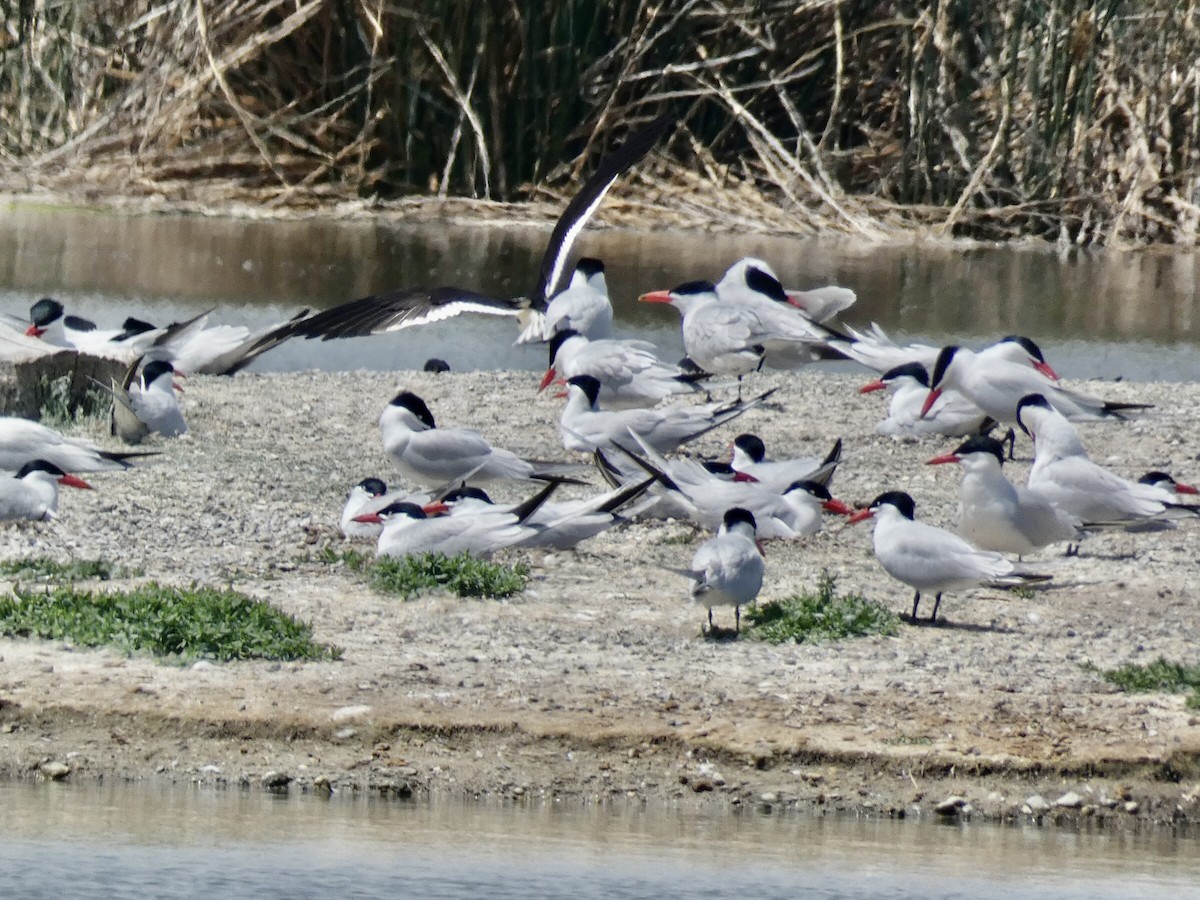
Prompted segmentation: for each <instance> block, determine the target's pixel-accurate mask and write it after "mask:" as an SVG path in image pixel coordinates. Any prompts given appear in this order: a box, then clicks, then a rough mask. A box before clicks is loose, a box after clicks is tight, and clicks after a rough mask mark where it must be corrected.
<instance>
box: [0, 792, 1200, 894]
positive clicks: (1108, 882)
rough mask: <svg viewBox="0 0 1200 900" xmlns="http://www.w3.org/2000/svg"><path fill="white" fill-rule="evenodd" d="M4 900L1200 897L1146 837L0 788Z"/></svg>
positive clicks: (1199, 873)
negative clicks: (98, 899) (8, 899)
mask: <svg viewBox="0 0 1200 900" xmlns="http://www.w3.org/2000/svg"><path fill="white" fill-rule="evenodd" d="M0 808H3V809H4V811H5V814H4V816H3V818H2V819H0V861H3V862H4V863H5V865H4V867H3V868H4V875H3V876H2V881H3V884H4V894H5V896H13V897H25V898H31V897H47V898H49V897H54V898H75V897H95V896H105V897H145V896H156V897H193V896H198V895H208V896H221V897H250V896H287V897H330V896H339V897H372V896H414V897H445V898H474V897H481V896H487V897H581V898H613V897H646V896H655V897H659V898H675V897H679V898H683V897H732V896H745V897H750V896H753V897H781V898H782V897H797V896H806V897H829V898H833V897H846V898H854V897H877V896H887V897H896V898H906V897H912V898H916V897H921V898H937V897H947V898H948V897H972V898H977V900H986V898H992V897H995V898H1008V897H1012V896H1034V895H1036V896H1039V897H1042V898H1067V897H1072V898H1074V897H1078V898H1085V897H1086V898H1109V897H1111V898H1116V897H1133V896H1141V897H1176V898H1179V897H1188V896H1197V895H1198V894H1200V846H1198V845H1197V843H1196V839H1195V838H1189V837H1183V836H1175V835H1171V834H1169V833H1165V832H1162V831H1156V832H1154V833H1152V834H1149V835H1137V834H1106V833H1092V834H1076V833H1065V832H1062V831H1057V830H1053V829H1042V828H1038V827H1036V826H1032V825H1031V826H1028V827H1020V828H1018V827H995V826H979V825H970V824H967V825H936V824H930V823H924V824H918V823H914V822H895V821H888V820H855V819H848V818H836V817H825V818H818V819H813V818H805V817H800V816H796V815H792V814H789V815H769V814H764V813H763V812H762V811H749V810H747V811H745V812H742V813H723V814H716V813H714V814H712V815H700V816H681V815H678V814H675V813H672V812H671V811H670V810H664V809H657V810H648V809H646V808H644V807H641V806H632V807H624V806H617V807H613V806H605V807H602V808H596V807H588V808H579V807H576V806H570V807H562V806H556V805H554V804H531V805H512V804H507V805H499V804H492V805H487V804H473V805H460V804H448V803H435V804H432V805H426V804H410V803H401V802H396V801H382V800H367V799H350V798H342V797H340V796H337V795H335V796H334V797H333V798H332V799H330V800H324V799H318V798H316V797H312V796H293V797H276V796H272V795H269V794H264V793H262V792H260V791H258V790H255V791H239V790H235V789H230V790H224V791H214V790H193V789H189V788H187V787H176V788H149V787H142V786H111V785H105V786H72V785H64V784H32V783H16V784H13V783H8V784H0Z"/></svg>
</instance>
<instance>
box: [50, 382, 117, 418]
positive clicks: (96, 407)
mask: <svg viewBox="0 0 1200 900" xmlns="http://www.w3.org/2000/svg"><path fill="white" fill-rule="evenodd" d="M40 387H41V395H42V406H41V409H40V410H39V413H38V418H40V419H41V421H42V424H43V425H48V426H50V427H51V428H65V427H67V426H69V425H72V424H75V423H76V422H101V421H105V420H107V419H108V416H109V413H110V412H111V410H112V397H111V396H109V395H108V394H106V393H105V392H104V391H102V390H101V389H100V388H98V387H92V386H88V387H85V388H84V389H83V390H82V391H79V392H75V391H72V389H71V376H70V375H60V376H59V377H58V378H53V379H43V380H42V382H41V385H40Z"/></svg>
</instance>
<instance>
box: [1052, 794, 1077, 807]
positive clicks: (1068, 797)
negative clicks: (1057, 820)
mask: <svg viewBox="0 0 1200 900" xmlns="http://www.w3.org/2000/svg"><path fill="white" fill-rule="evenodd" d="M1054 805H1055V806H1061V807H1063V808H1064V809H1079V807H1081V806H1083V798H1082V797H1080V796H1079V795H1078V794H1077V793H1075V792H1074V791H1067V793H1065V794H1063V795H1062V796H1061V797H1059V798H1058V799H1057V800H1055V801H1054Z"/></svg>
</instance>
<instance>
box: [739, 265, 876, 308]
mask: <svg viewBox="0 0 1200 900" xmlns="http://www.w3.org/2000/svg"><path fill="white" fill-rule="evenodd" d="M755 270H757V272H758V273H761V274H763V275H766V276H768V277H769V278H770V280H773V281H776V282H778V281H779V277H778V276H777V275H776V274H775V270H774V269H772V268H771V267H770V265H768V264H767V263H766V262H764V261H763V260H761V259H757V258H755V257H753V256H744V257H742V258H741V259H739V260H738V261H737V262H735V263H734V264H733V265H732V266H730V267H729V268H728V269H726V270H725V274H724V275H722V276H721V280H720V281H718V282H717V284H716V288H717V295H718V296H719V297H721V299H723V300H729V301H733V302H737V300H739V299H740V298H743V297H745V296H748V294H749V293H756V292H758V291H759V290H760V289H759V288H757V287H755V286H754V281H755V279H756V278H758V275H757V274H752V273H754V272H755ZM768 290H769V291H771V292H772V294H774V289H773V287H768ZM774 299H777V300H782V301H783V302H786V303H788V304H790V305H792V306H794V307H796V308H797V309H799V310H800V311H801V312H803V313H804V314H805V315H806V316H808V318H809V319H811V320H812V321H814V322H828V321H829V320H830V319H832V318H833V317H834V316H836V315H837V314H838V313H840V312H844V311H845V310H847V309H849V308H850V307H851V306H853V305H854V302H855V301H856V300H857V299H858V295H857V294H855V293H854V291H852V290H850V289H849V288H844V287H836V286H834V285H829V286H826V287H819V288H812V289H811V290H807V291H801V290H795V289H791V288H784V294H783V297H779V296H778V295H774Z"/></svg>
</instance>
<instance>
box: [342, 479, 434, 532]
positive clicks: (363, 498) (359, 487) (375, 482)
mask: <svg viewBox="0 0 1200 900" xmlns="http://www.w3.org/2000/svg"><path fill="white" fill-rule="evenodd" d="M430 499H431V498H429V497H428V496H426V497H423V498H421V499H420V500H419V501H418V499H416V498H415V495H404V496H399V495H397V494H395V493H393V494H391V495H389V494H388V489H387V485H386V484H385V483H384V481H383V479H380V478H364V479H363V480H362V481H360V482H359V483H358V484H356V485H355V486H354V487H352V488H351V489H350V495H349V496H348V497H347V498H346V505H345V506H343V507H342V515H341V518H340V519H339V525H340V527H341V529H342V536H343V537H345V538H346V539H347V540H365V539H368V538H370V539H372V540H374V539H377V538H378V537H379V533H380V532H381V531H382V530H383V525H382V523H380V522H362V521H358V519H357V517H358V516H361V515H363V514H365V513H373V512H379V510H381V509H383V508H384V507H385V506H388V505H389V504H391V503H398V502H400V501H402V500H407V501H408V502H410V503H417V504H418V505H420V504H422V503H428V502H429V500H430Z"/></svg>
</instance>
